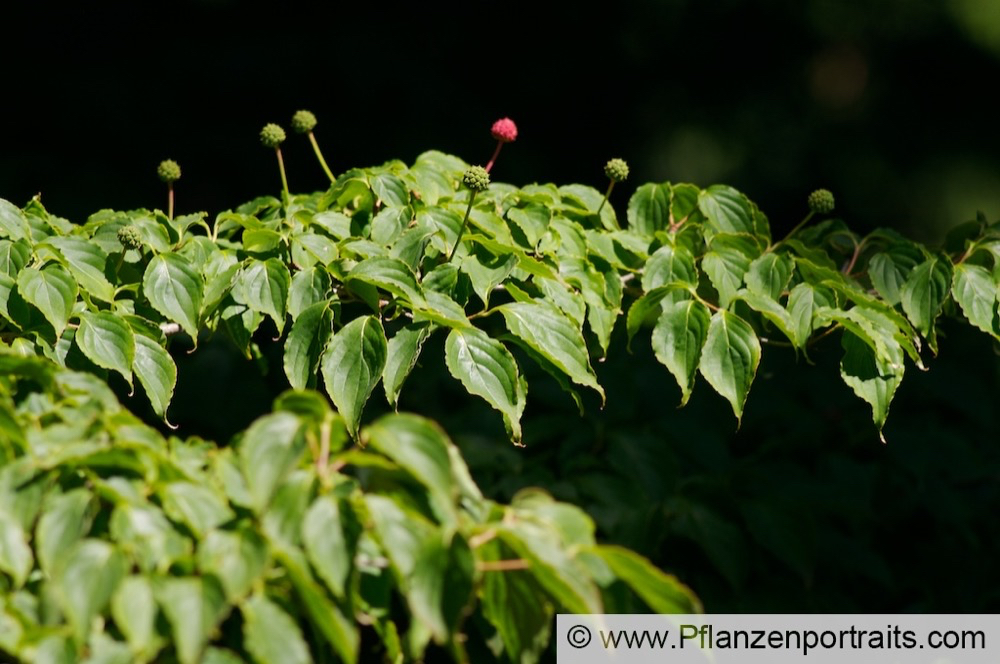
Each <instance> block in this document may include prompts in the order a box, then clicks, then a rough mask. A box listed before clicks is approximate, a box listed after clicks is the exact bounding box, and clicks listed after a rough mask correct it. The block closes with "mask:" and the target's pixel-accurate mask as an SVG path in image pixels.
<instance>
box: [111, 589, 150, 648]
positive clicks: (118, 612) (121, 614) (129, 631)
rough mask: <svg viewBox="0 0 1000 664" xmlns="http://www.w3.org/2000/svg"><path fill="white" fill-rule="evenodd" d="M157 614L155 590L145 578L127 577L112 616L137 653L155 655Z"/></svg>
mask: <svg viewBox="0 0 1000 664" xmlns="http://www.w3.org/2000/svg"><path fill="white" fill-rule="evenodd" d="M157 613H158V612H157V609H156V600H155V599H154V597H153V586H152V585H151V584H150V583H149V579H147V578H146V577H144V576H129V577H126V578H125V579H124V580H123V581H122V582H121V583H120V584H119V585H118V590H116V591H115V594H114V595H113V596H112V597H111V615H112V617H113V618H114V620H115V625H116V626H117V627H118V629H120V630H121V631H122V634H124V635H125V638H126V639H127V640H128V644H129V647H131V648H132V650H133V652H140V653H144V654H146V655H152V654H154V650H155V645H154V644H155V643H156V642H157V641H158V640H159V637H158V636H157V634H156V615H157Z"/></svg>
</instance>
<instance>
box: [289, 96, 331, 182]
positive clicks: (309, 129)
mask: <svg viewBox="0 0 1000 664" xmlns="http://www.w3.org/2000/svg"><path fill="white" fill-rule="evenodd" d="M315 128H316V116H315V115H313V114H312V113H311V112H310V111H297V112H296V113H295V115H293V116H292V129H293V130H294V131H295V133H297V134H306V135H307V136H308V137H309V142H310V143H312V148H313V152H314V153H315V154H316V159H317V160H318V161H319V165H320V166H321V167H322V168H323V172H324V173H326V177H328V178H330V182H333V181H334V180H336V178H335V177H333V172H332V171H331V170H330V167H329V166H327V165H326V159H324V158H323V152H322V151H321V150H320V149H319V143H317V142H316V135H315V134H314V133H313V129H315Z"/></svg>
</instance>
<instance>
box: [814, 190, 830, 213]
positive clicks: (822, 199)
mask: <svg viewBox="0 0 1000 664" xmlns="http://www.w3.org/2000/svg"><path fill="white" fill-rule="evenodd" d="M809 210H811V211H812V212H815V213H816V214H830V213H831V212H833V194H831V193H830V190H829V189H817V190H816V191H814V192H813V193H811V194H809Z"/></svg>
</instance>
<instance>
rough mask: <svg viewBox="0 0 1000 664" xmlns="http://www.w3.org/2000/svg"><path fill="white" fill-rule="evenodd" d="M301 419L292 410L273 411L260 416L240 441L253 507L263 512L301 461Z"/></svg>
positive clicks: (243, 466) (245, 475)
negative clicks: (291, 412) (287, 411)
mask: <svg viewBox="0 0 1000 664" xmlns="http://www.w3.org/2000/svg"><path fill="white" fill-rule="evenodd" d="M305 446H306V443H305V436H304V435H303V432H302V426H301V424H300V422H299V419H298V418H297V417H295V416H294V415H292V414H290V413H272V414H270V415H265V416H264V417H261V418H259V419H257V420H256V421H255V422H254V423H253V424H251V425H250V428H249V429H247V432H246V435H244V437H243V440H242V441H241V442H240V447H239V455H240V462H241V466H242V470H243V476H244V477H245V478H246V481H247V488H248V489H249V491H250V496H251V498H252V499H253V505H254V508H255V509H256V511H257V512H258V513H263V512H264V510H265V509H266V508H267V505H268V504H269V503H270V502H271V498H272V497H273V496H274V492H275V491H277V489H278V487H279V486H280V485H281V483H282V482H283V481H284V479H285V478H286V477H287V476H288V473H290V472H291V471H292V469H293V468H295V467H296V466H297V465H298V462H299V457H300V456H301V455H302V452H303V450H304V449H305Z"/></svg>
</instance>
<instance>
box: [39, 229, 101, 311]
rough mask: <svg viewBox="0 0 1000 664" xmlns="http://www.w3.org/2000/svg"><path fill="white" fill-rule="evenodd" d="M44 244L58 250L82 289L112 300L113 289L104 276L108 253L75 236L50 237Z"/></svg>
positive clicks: (97, 296) (95, 295)
mask: <svg viewBox="0 0 1000 664" xmlns="http://www.w3.org/2000/svg"><path fill="white" fill-rule="evenodd" d="M45 244H47V245H51V246H53V247H55V248H56V250H58V252H59V254H60V255H61V256H62V258H63V259H64V260H65V261H66V267H68V268H69V271H70V273H71V274H72V275H73V277H74V278H75V279H76V281H77V283H79V284H80V287H81V288H82V289H83V290H85V291H86V292H87V293H89V294H90V295H92V296H93V297H96V298H97V299H99V300H102V301H104V302H113V301H114V299H115V289H114V288H113V287H112V286H111V283H110V282H109V281H108V280H107V277H105V276H104V266H105V263H107V260H108V255H107V254H106V253H104V251H103V250H102V249H101V248H100V247H99V246H97V245H96V244H94V243H93V242H88V241H87V240H84V239H83V238H81V237H75V236H71V237H51V238H49V239H48V240H46V241H45Z"/></svg>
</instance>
